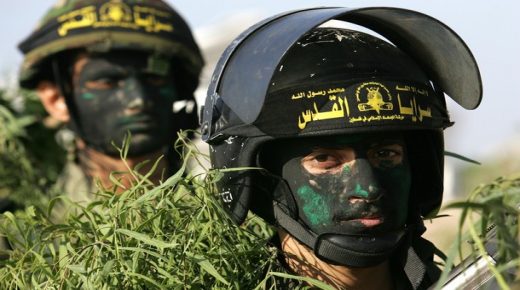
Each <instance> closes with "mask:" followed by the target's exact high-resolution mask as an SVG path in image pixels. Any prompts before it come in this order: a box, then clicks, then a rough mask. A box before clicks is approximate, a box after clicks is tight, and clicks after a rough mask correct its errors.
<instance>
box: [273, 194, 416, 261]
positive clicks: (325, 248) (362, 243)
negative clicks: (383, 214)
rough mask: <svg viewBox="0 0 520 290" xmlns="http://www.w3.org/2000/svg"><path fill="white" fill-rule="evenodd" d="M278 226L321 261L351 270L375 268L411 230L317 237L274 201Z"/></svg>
mask: <svg viewBox="0 0 520 290" xmlns="http://www.w3.org/2000/svg"><path fill="white" fill-rule="evenodd" d="M274 215H275V218H276V221H277V222H278V224H279V225H280V226H281V227H282V228H284V229H285V230H287V231H288V232H289V233H290V234H291V235H292V236H294V237H295V238H296V239H297V240H299V241H300V242H301V243H303V244H304V245H306V246H308V247H309V248H311V249H312V250H313V252H314V254H315V255H316V256H317V257H318V258H320V259H322V260H325V261H328V262H332V263H334V264H339V265H343V266H348V267H354V268H364V267H371V266H375V265H378V264H380V263H382V262H384V261H385V260H387V259H388V258H389V257H390V256H391V255H392V253H394V251H395V250H396V249H397V248H398V247H399V246H400V244H401V241H403V240H404V237H405V236H406V235H408V234H409V233H410V232H411V231H410V229H409V228H404V229H403V230H400V231H397V232H391V233H388V234H385V235H382V236H374V237H367V236H352V235H341V234H321V235H317V234H315V233H313V232H311V231H310V230H308V229H307V228H305V227H304V226H303V225H302V224H300V223H299V222H297V221H296V220H294V219H293V218H292V217H291V216H290V215H288V214H287V213H286V212H285V211H284V210H283V208H282V206H281V205H280V204H279V203H277V202H274Z"/></svg>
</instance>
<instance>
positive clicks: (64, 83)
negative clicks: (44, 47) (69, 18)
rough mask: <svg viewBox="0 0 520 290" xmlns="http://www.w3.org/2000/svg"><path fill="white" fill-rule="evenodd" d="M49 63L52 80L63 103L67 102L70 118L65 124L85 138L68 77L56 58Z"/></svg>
mask: <svg viewBox="0 0 520 290" xmlns="http://www.w3.org/2000/svg"><path fill="white" fill-rule="evenodd" d="M51 65H52V73H53V77H54V82H55V84H56V86H57V88H58V90H59V93H60V94H61V95H62V96H63V97H64V98H65V104H67V110H68V111H69V114H70V120H69V122H68V124H67V126H68V127H69V128H70V130H72V131H73V132H74V133H76V134H77V136H78V137H80V138H81V139H83V140H85V138H84V134H83V132H82V129H81V126H80V125H79V124H78V122H79V118H78V113H77V110H76V106H75V104H74V101H73V99H74V98H73V95H72V94H73V92H72V83H71V82H70V80H69V79H70V78H67V77H65V75H66V74H65V73H64V72H63V67H62V66H61V65H60V62H59V59H58V58H54V59H52V61H51ZM85 142H86V141H85ZM87 145H90V144H87Z"/></svg>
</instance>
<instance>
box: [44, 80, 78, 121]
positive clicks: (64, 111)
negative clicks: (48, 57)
mask: <svg viewBox="0 0 520 290" xmlns="http://www.w3.org/2000/svg"><path fill="white" fill-rule="evenodd" d="M36 93H37V94H38V97H40V101H41V102H42V104H43V107H44V108H45V110H47V112H48V113H49V115H51V117H53V118H54V119H56V120H58V121H61V122H64V123H66V122H68V121H69V120H70V114H69V109H68V108H67V103H66V102H65V97H64V96H63V95H62V94H61V93H60V90H59V89H58V86H57V85H56V84H55V83H53V82H50V81H41V82H40V83H39V84H38V86H37V87H36Z"/></svg>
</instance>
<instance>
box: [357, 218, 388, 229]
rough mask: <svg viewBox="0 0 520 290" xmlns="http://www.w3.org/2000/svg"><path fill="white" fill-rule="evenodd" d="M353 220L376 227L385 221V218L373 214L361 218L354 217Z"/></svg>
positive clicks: (366, 225)
mask: <svg viewBox="0 0 520 290" xmlns="http://www.w3.org/2000/svg"><path fill="white" fill-rule="evenodd" d="M351 221H352V222H359V223H361V224H363V225H364V226H365V227H368V228H370V227H375V226H378V225H380V224H382V223H383V218H382V217H379V216H372V217H363V218H359V219H353V220H351Z"/></svg>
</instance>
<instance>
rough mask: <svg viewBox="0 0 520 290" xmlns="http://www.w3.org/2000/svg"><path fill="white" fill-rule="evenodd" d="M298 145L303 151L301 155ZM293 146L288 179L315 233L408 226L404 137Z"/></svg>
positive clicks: (285, 174) (375, 231)
mask: <svg viewBox="0 0 520 290" xmlns="http://www.w3.org/2000/svg"><path fill="white" fill-rule="evenodd" d="M293 146H298V147H300V148H303V149H302V150H301V151H299V152H300V153H297V154H296V156H295V155H294V154H295V153H294V151H295V150H294V147H293ZM289 147H291V148H285V149H282V150H284V151H282V154H283V152H287V155H289V154H292V156H291V157H290V158H289V159H288V160H287V159H286V160H287V161H286V162H285V163H284V164H283V167H282V177H283V178H284V179H285V180H286V181H287V182H288V184H289V187H290V189H291V192H292V195H293V196H294V199H295V201H296V204H297V207H298V215H299V218H300V219H301V220H302V221H303V223H304V224H305V225H307V226H308V227H309V228H310V229H311V230H312V231H313V232H315V233H316V234H342V235H352V236H371V235H379V234H385V233H388V232H393V231H398V230H402V229H403V228H404V226H405V223H406V217H407V209H408V198H409V192H410V187H411V172H410V168H409V165H408V161H407V159H406V151H405V150H406V149H405V147H404V141H403V138H402V137H400V136H397V137H396V136H395V135H394V136H388V135H374V134H371V135H366V134H364V135H361V134H356V135H350V136H341V137H336V138H335V139H329V140H324V138H321V140H320V138H319V137H318V138H313V139H311V140H307V141H299V142H298V144H297V145H295V144H293V145H292V146H289Z"/></svg>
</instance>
